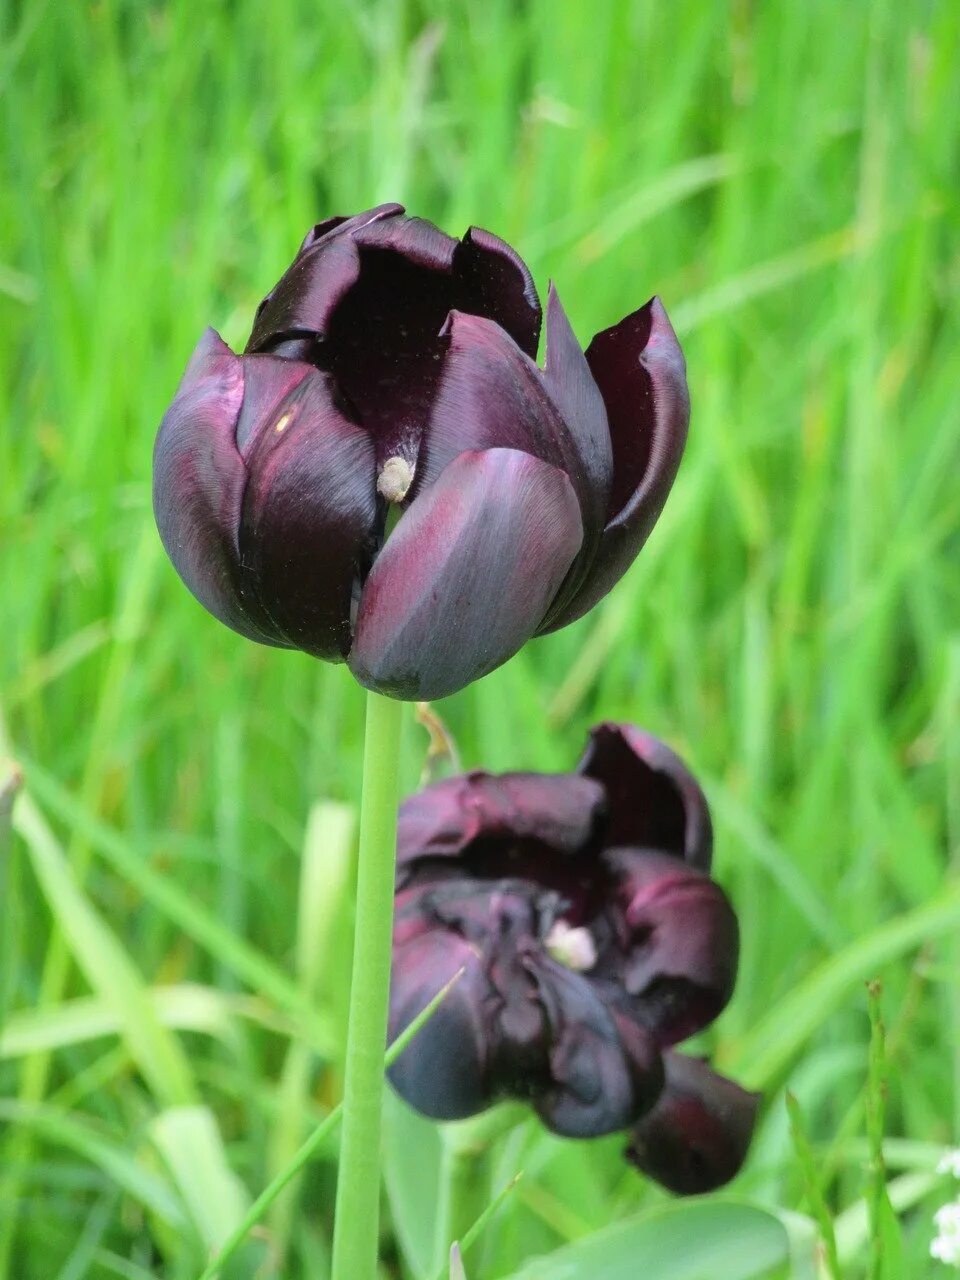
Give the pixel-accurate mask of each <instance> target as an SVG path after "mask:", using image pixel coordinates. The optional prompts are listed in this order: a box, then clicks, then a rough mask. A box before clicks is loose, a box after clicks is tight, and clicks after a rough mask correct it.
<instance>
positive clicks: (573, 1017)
mask: <svg viewBox="0 0 960 1280" xmlns="http://www.w3.org/2000/svg"><path fill="white" fill-rule="evenodd" d="M537 975H538V977H539V979H540V997H541V1000H542V1001H543V1004H544V1008H545V1010H546V1013H547V1019H548V1022H549V1025H550V1032H551V1047H550V1055H549V1060H550V1084H549V1085H548V1086H547V1087H546V1088H545V1089H544V1090H543V1091H542V1092H538V1094H537V1095H536V1096H535V1100H534V1106H535V1108H536V1111H537V1113H538V1115H539V1116H540V1117H541V1119H542V1120H543V1122H544V1123H545V1124H546V1125H547V1126H548V1127H549V1128H550V1129H552V1130H553V1131H554V1133H559V1134H561V1135H562V1136H563V1137H567V1138H597V1137H600V1136H601V1135H602V1134H606V1133H616V1132H617V1130H618V1129H623V1128H625V1127H626V1126H627V1125H629V1124H631V1123H633V1121H634V1120H636V1118H637V1117H638V1116H639V1115H641V1114H642V1113H643V1112H644V1111H645V1110H647V1109H648V1108H649V1107H650V1106H651V1105H652V1103H653V1101H654V1099H655V1098H656V1097H657V1094H658V1093H659V1091H660V1087H661V1084H662V1080H663V1076H662V1067H661V1064H660V1055H659V1054H658V1053H657V1052H656V1049H655V1047H654V1046H653V1044H652V1042H650V1041H649V1039H647V1041H646V1053H645V1061H644V1062H642V1063H641V1062H633V1063H631V1062H630V1061H628V1059H627V1055H626V1053H625V1052H624V1046H623V1042H622V1041H621V1038H620V1035H619V1032H618V1029H617V1025H616V1023H615V1022H614V1019H613V1018H612V1016H611V1014H610V1012H609V1011H608V1010H607V1009H606V1008H605V1007H604V1004H603V1001H602V999H601V998H600V997H599V996H598V994H597V992H596V991H595V989H594V988H593V987H592V986H591V984H590V983H589V982H588V981H587V980H586V979H585V978H584V977H582V976H581V975H580V974H577V973H574V972H572V971H571V970H569V969H565V968H564V967H563V966H562V965H559V964H556V963H555V962H553V961H550V960H543V959H541V960H539V961H538V963H537ZM640 1039H641V1037H640V1036H637V1037H636V1038H635V1043H637V1044H638V1043H639V1042H640ZM638 1086H639V1088H638Z"/></svg>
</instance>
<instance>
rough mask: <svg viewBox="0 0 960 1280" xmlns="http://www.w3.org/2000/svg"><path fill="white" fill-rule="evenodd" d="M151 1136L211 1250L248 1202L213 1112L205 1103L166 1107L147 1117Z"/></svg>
mask: <svg viewBox="0 0 960 1280" xmlns="http://www.w3.org/2000/svg"><path fill="white" fill-rule="evenodd" d="M150 1136H151V1138H152V1139H153V1144H154V1146H155V1147H156V1148H157V1150H158V1151H159V1153H160V1155H161V1156H162V1158H163V1161H164V1164H165V1165H166V1166H167V1169H168V1170H169V1172H170V1176H171V1178H172V1179H173V1181H174V1183H175V1184H176V1186H177V1188H178V1189H179V1191H180V1195H181V1197H182V1199H183V1203H184V1206H185V1208H186V1210H187V1213H188V1214H189V1215H190V1219H191V1221H192V1222H193V1224H194V1226H195V1227H196V1229H197V1233H198V1235H199V1236H200V1239H201V1240H202V1241H203V1243H204V1245H205V1246H206V1248H207V1250H208V1251H209V1252H211V1253H212V1252H213V1251H215V1250H216V1249H219V1248H220V1246H221V1245H222V1244H223V1243H224V1242H225V1241H226V1240H227V1239H228V1238H229V1236H230V1234H231V1232H232V1231H233V1230H234V1229H235V1227H236V1226H237V1224H238V1223H239V1222H240V1221H241V1219H242V1218H243V1215H244V1214H245V1213H246V1211H247V1209H248V1207H249V1204H250V1198H249V1196H248V1194H247V1189H246V1187H244V1185H243V1183H242V1182H241V1181H240V1179H239V1178H238V1177H237V1176H236V1174H235V1173H234V1172H233V1171H232V1169H231V1168H230V1164H229V1161H228V1160H227V1155H226V1152H225V1151H224V1148H223V1139H222V1138H221V1136H220V1130H219V1129H218V1127H217V1122H216V1120H215V1118H214V1116H213V1113H212V1112H211V1111H210V1109H209V1108H208V1107H199V1106H198V1107H170V1108H168V1109H167V1110H166V1111H162V1112H161V1113H160V1114H159V1115H158V1116H156V1117H154V1119H153V1120H152V1121H151V1123H150Z"/></svg>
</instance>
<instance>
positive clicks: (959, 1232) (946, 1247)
mask: <svg viewBox="0 0 960 1280" xmlns="http://www.w3.org/2000/svg"><path fill="white" fill-rule="evenodd" d="M933 1221H934V1225H935V1226H936V1228H937V1235H936V1236H935V1237H934V1239H933V1241H932V1242H931V1244H930V1256H931V1257H933V1258H936V1259H937V1260H938V1261H939V1262H945V1263H947V1265H948V1266H952V1267H960V1200H953V1201H951V1203H950V1204H945V1205H942V1206H941V1207H940V1208H939V1209H938V1210H937V1212H936V1213H935V1214H934V1215H933Z"/></svg>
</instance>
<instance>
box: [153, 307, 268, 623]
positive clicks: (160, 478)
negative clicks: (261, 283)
mask: <svg viewBox="0 0 960 1280" xmlns="http://www.w3.org/2000/svg"><path fill="white" fill-rule="evenodd" d="M243 402H244V371H243V365H242V362H241V360H240V357H239V356H235V355H234V354H233V352H232V351H231V350H230V348H229V347H228V346H227V345H226V343H224V342H223V341H222V340H221V338H220V337H219V335H218V334H217V333H215V332H214V330H213V329H208V330H207V331H206V333H205V334H204V335H203V337H202V338H201V339H200V342H199V343H198V344H197V348H196V350H195V351H194V353H193V355H192V357H191V359H190V363H189V365H188V366H187V371H186V373H185V374H184V375H183V379H182V381H181V383H180V386H179V388H178V389H177V394H176V397H175V398H174V401H173V404H171V406H170V408H169V409H168V410H167V412H166V414H165V415H164V418H163V422H162V423H161V424H160V431H159V434H158V435H157V442H156V445H155V447H154V454H153V509H154V513H155V515H156V520H157V527H158V529H159V530H160V537H161V539H162V541H163V545H164V547H165V548H166V551H167V555H169V557H170V559H171V560H172V561H173V564H174V567H175V568H176V570H177V572H178V573H179V574H180V577H181V578H182V579H183V581H184V582H185V583H186V585H187V586H188V587H189V588H190V590H191V591H192V592H193V594H194V595H195V596H196V598H197V599H198V600H199V601H200V603H201V604H202V605H203V606H204V607H205V608H206V609H209V611H210V612H211V613H212V614H213V615H214V617H216V618H219V619H220V621H221V622H225V623H226V624H227V626H228V627H232V628H233V630H234V631H239V632H240V634H241V635H244V636H247V637H248V638H249V639H251V640H259V641H260V642H261V643H263V644H275V645H283V644H285V643H286V641H285V640H283V639H282V638H281V637H280V636H278V635H277V634H276V632H275V631H274V629H273V628H272V627H271V625H270V622H269V620H268V619H267V618H266V617H264V615H263V613H262V610H260V608H259V606H258V604H257V602H256V600H254V599H250V598H249V597H248V596H247V595H245V593H244V592H243V589H242V585H241V583H240V552H239V546H238V536H239V529H240V519H241V509H242V505H243V494H244V489H245V486H246V483H247V473H246V469H245V468H244V465H243V459H242V458H241V456H240V454H239V453H238V451H237V446H236V443H235V433H236V429H237V422H238V419H239V418H240V416H241V408H242V405H243Z"/></svg>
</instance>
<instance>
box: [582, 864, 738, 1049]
mask: <svg viewBox="0 0 960 1280" xmlns="http://www.w3.org/2000/svg"><path fill="white" fill-rule="evenodd" d="M603 861H604V863H605V864H606V866H607V867H608V868H609V870H610V871H611V873H612V874H613V876H614V877H615V879H616V881H617V882H618V892H619V897H620V901H621V904H622V911H623V916H622V920H623V924H624V926H625V931H626V934H625V938H624V940H623V944H622V945H623V948H624V950H623V958H622V960H621V961H620V963H619V965H618V966H617V967H618V968H619V975H618V977H619V984H620V985H621V986H622V988H623V989H624V990H625V991H626V992H627V993H628V995H629V996H631V997H633V1001H632V1005H631V1007H634V1008H636V1010H637V1011H638V1016H640V1017H641V1018H642V1020H643V1021H644V1023H645V1025H646V1026H648V1027H649V1028H650V1030H651V1032H652V1033H653V1035H654V1036H655V1038H656V1040H657V1043H658V1044H660V1045H671V1044H676V1043H678V1041H680V1040H685V1039H686V1038H687V1037H688V1036H692V1035H694V1034H695V1033H696V1032H697V1031H700V1030H701V1029H702V1028H703V1027H705V1026H706V1025H707V1024H708V1023H709V1022H712V1021H713V1019H714V1018H715V1017H716V1016H717V1014H718V1013H719V1012H720V1011H721V1009H723V1007H724V1006H725V1005H726V1003H727V1002H728V1000H729V999H730V997H731V995H732V994H733V987H734V983H735V981H736V976H737V961H738V958H739V944H740V935H739V929H738V927H737V918H736V916H735V915H734V913H733V909H732V907H731V906H730V903H729V901H728V900H727V897H726V894H725V893H724V892H723V890H722V889H721V888H720V887H719V885H716V884H714V883H713V881H712V880H710V879H709V878H708V877H707V876H705V875H702V874H701V873H700V872H699V871H695V870H694V869H693V868H691V867H688V866H685V865H684V864H683V863H681V862H678V861H677V859H676V858H673V857H671V856H670V855H669V854H661V853H650V852H647V851H644V850H639V849H608V850H605V851H604V854H603Z"/></svg>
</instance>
